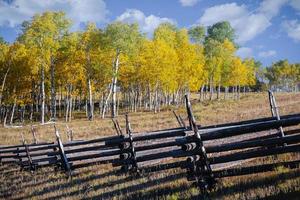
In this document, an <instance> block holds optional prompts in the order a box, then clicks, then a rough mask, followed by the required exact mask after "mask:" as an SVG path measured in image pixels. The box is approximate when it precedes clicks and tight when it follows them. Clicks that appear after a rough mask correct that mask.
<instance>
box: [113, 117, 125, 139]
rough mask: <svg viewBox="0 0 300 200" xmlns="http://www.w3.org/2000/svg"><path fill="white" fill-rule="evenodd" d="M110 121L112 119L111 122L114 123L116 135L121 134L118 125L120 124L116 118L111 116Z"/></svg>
mask: <svg viewBox="0 0 300 200" xmlns="http://www.w3.org/2000/svg"><path fill="white" fill-rule="evenodd" d="M111 121H112V122H113V124H114V127H115V129H116V131H117V134H118V136H120V135H123V133H122V130H121V127H120V125H119V122H118V121H117V120H115V119H114V118H112V119H111Z"/></svg>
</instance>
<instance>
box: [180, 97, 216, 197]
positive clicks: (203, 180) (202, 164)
mask: <svg viewBox="0 0 300 200" xmlns="http://www.w3.org/2000/svg"><path fill="white" fill-rule="evenodd" d="M185 103H186V110H187V114H188V118H189V122H190V125H191V127H190V128H191V129H192V130H193V131H194V137H195V139H196V141H195V142H196V145H197V148H198V149H199V150H200V151H199V155H194V156H193V159H192V160H193V162H192V163H193V169H196V173H194V175H195V180H196V182H197V184H198V187H200V189H201V191H202V193H203V194H207V189H211V188H212V187H213V186H214V184H215V179H214V177H213V173H212V169H211V166H210V163H209V161H208V157H207V154H206V150H205V148H204V145H203V142H202V139H201V136H200V133H199V131H198V126H197V124H196V120H195V118H194V115H193V112H192V108H191V103H190V101H189V97H188V95H185ZM187 161H188V160H187ZM192 171H193V172H194V170H192ZM198 173H199V175H200V176H198Z"/></svg>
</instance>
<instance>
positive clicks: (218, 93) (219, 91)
mask: <svg viewBox="0 0 300 200" xmlns="http://www.w3.org/2000/svg"><path fill="white" fill-rule="evenodd" d="M220 94H221V84H220V83H219V85H218V92H217V99H218V100H220Z"/></svg>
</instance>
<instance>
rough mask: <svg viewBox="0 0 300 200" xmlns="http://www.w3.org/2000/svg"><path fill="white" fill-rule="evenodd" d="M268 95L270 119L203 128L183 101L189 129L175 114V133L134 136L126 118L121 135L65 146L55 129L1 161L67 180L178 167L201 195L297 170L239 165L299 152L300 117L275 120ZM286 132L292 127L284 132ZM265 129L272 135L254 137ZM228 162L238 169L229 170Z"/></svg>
mask: <svg viewBox="0 0 300 200" xmlns="http://www.w3.org/2000/svg"><path fill="white" fill-rule="evenodd" d="M269 96H270V106H271V110H272V117H267V118H259V119H253V120H247V121H240V122H234V123H226V124H219V125H213V126H204V127H202V126H200V125H197V124H196V121H195V118H194V116H193V112H192V108H191V104H190V102H189V99H188V96H186V110H187V115H188V121H189V123H188V124H189V126H186V125H185V122H184V120H183V119H182V118H181V116H179V115H177V114H176V113H174V114H175V117H176V119H177V121H178V124H179V126H180V127H178V128H172V129H165V130H159V131H153V132H148V133H133V132H132V129H131V126H130V121H129V117H128V116H127V115H126V135H123V133H122V130H121V128H120V125H119V123H118V121H116V120H114V121H113V123H114V127H115V129H116V132H117V135H115V136H110V137H102V138H97V139H92V140H85V141H74V140H73V135H72V136H70V138H71V137H72V139H71V141H69V142H65V143H63V142H62V141H61V138H60V134H59V132H58V130H57V129H56V128H55V135H56V142H53V143H37V142H36V141H37V140H36V138H34V141H35V142H34V143H33V144H27V142H26V141H25V140H24V139H23V144H21V145H15V146H5V147H0V162H1V163H2V164H7V163H17V164H19V165H20V166H21V169H22V170H30V171H34V170H37V169H38V168H42V167H49V166H55V167H58V168H60V169H62V170H64V171H65V172H66V173H67V175H68V176H72V171H73V170H76V169H79V168H83V167H88V166H91V165H96V164H111V165H112V166H113V167H116V168H119V169H120V170H122V171H124V172H129V173H138V174H140V173H147V172H157V171H162V170H168V169H173V168H182V169H185V170H186V172H187V173H186V174H187V179H188V180H190V181H193V182H194V183H195V184H196V185H197V186H198V187H199V188H200V189H201V191H202V192H204V193H206V192H207V191H208V190H209V189H211V188H213V187H214V185H215V183H216V182H217V180H218V179H220V178H223V177H228V176H240V175H246V174H251V173H259V172H266V171H272V170H274V169H276V168H277V167H279V166H284V167H288V168H296V167H299V163H300V160H299V159H296V160H290V161H286V162H274V163H267V164H265V163H262V164H259V165H253V166H245V165H243V163H241V162H240V161H244V160H248V159H253V158H259V157H266V156H272V155H279V154H285V153H295V152H300V129H299V128H297V127H296V126H297V125H299V124H300V114H294V115H286V116H279V112H278V109H277V105H276V101H275V98H274V96H273V94H272V93H271V92H269ZM285 127H294V128H293V129H291V128H290V129H289V130H288V131H284V130H283V128H285ZM269 130H275V133H269V134H267V135H266V134H264V135H261V134H258V133H261V132H265V131H269ZM68 131H70V130H69V129H68ZM244 136H248V137H246V138H244ZM34 137H35V134H34ZM249 137H250V138H249ZM212 141H213V142H212ZM229 162H237V163H240V164H241V165H239V166H238V167H228V166H227V165H226V163H229ZM218 165H222V166H221V167H220V166H219V167H218Z"/></svg>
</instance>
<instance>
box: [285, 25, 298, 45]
mask: <svg viewBox="0 0 300 200" xmlns="http://www.w3.org/2000/svg"><path fill="white" fill-rule="evenodd" d="M282 27H283V28H284V30H285V31H286V32H287V34H288V36H289V37H290V38H292V39H294V40H295V41H298V42H299V41H300V21H298V20H286V21H284V22H283V23H282Z"/></svg>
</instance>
